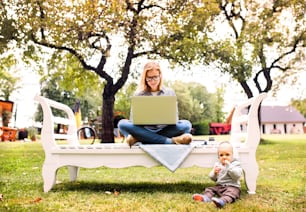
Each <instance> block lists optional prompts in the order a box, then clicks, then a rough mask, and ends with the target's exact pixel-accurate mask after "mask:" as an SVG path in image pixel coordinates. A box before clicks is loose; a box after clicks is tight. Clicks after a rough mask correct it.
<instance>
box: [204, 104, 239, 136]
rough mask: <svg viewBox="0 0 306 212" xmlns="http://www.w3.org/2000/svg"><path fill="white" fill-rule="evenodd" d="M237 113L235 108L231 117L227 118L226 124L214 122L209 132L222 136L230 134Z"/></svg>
mask: <svg viewBox="0 0 306 212" xmlns="http://www.w3.org/2000/svg"><path fill="white" fill-rule="evenodd" d="M234 112H235V108H233V109H232V110H231V112H230V114H229V116H228V117H227V118H226V121H225V122H224V123H218V122H212V123H209V132H210V134H212V135H221V134H229V133H230V132H231V127H232V125H231V123H232V118H233V115H234Z"/></svg>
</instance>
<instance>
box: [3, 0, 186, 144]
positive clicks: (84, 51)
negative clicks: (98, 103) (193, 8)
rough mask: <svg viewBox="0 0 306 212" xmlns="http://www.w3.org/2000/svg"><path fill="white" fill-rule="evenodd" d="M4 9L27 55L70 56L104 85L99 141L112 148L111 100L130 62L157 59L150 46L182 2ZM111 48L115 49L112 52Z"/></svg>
mask: <svg viewBox="0 0 306 212" xmlns="http://www.w3.org/2000/svg"><path fill="white" fill-rule="evenodd" d="M5 4H6V5H7V7H9V8H10V9H11V10H12V11H15V15H14V17H16V18H17V24H18V25H17V26H18V27H17V28H18V29H19V30H20V33H19V36H20V37H22V39H23V41H24V44H26V45H27V49H26V51H25V53H26V55H28V56H32V57H33V53H34V55H35V56H40V55H39V53H38V51H39V50H43V49H44V48H41V47H46V48H47V49H49V51H50V50H51V52H52V53H53V56H54V57H56V56H63V55H66V54H68V55H72V56H73V57H75V58H77V59H78V61H79V63H80V64H81V65H82V66H83V68H84V70H86V71H87V72H94V73H95V74H96V76H97V78H100V79H101V80H103V83H104V89H103V93H102V96H103V105H102V128H103V132H102V141H103V142H114V134H113V117H114V111H113V110H114V102H115V94H116V93H117V92H118V91H119V90H120V89H121V88H122V87H123V85H124V84H125V82H126V81H127V79H128V77H129V75H130V73H131V69H130V67H131V64H132V61H133V59H135V58H138V57H141V56H144V55H148V54H152V53H154V54H156V55H160V54H161V53H160V51H157V50H156V49H155V48H154V44H153V43H154V41H155V39H157V38H158V37H159V36H160V35H161V32H162V31H163V30H164V27H163V26H162V21H161V19H162V18H163V17H164V16H167V17H170V16H171V15H172V14H171V13H172V12H175V10H173V8H175V6H176V5H180V4H184V2H181V1H169V2H165V1H147V0H138V1H130V0H126V1H117V0H111V1H108V0H103V1H96V0H94V1H92V0H88V1H68V2H67V1H62V0H52V1H25V0H20V1H18V2H17V3H16V2H14V1H13V2H11V1H5ZM167 4H171V8H170V7H168V6H169V5H167ZM172 4H173V5H172ZM16 8H17V9H16ZM170 10H171V13H170V12H169V11H170ZM178 12H180V10H178ZM29 41H31V42H29ZM31 44H35V45H31ZM114 46H116V47H119V50H118V51H117V52H116V51H113V50H114V48H113V47H114ZM120 48H121V49H120ZM44 50H45V49H44ZM55 54H56V55H55ZM33 58H34V57H33Z"/></svg>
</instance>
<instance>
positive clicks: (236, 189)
mask: <svg viewBox="0 0 306 212" xmlns="http://www.w3.org/2000/svg"><path fill="white" fill-rule="evenodd" d="M218 158H219V161H218V162H217V163H216V164H215V165H214V168H213V169H212V170H211V172H210V173H209V177H210V179H211V180H213V181H215V182H216V185H215V186H212V187H207V188H206V189H205V190H204V192H203V194H194V195H193V196H192V198H193V199H194V200H195V201H202V202H211V201H212V202H213V203H215V205H216V206H217V207H218V208H223V207H224V206H225V204H226V203H232V202H234V201H235V200H237V199H239V197H240V192H241V191H240V177H241V175H242V168H241V166H240V162H239V161H237V160H236V159H235V158H234V157H233V146H232V145H231V144H230V143H229V142H221V143H220V144H219V146H218Z"/></svg>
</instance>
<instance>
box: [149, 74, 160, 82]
mask: <svg viewBox="0 0 306 212" xmlns="http://www.w3.org/2000/svg"><path fill="white" fill-rule="evenodd" d="M159 79H160V76H159V75H157V76H152V77H146V81H147V82H151V81H152V80H154V81H157V80H159Z"/></svg>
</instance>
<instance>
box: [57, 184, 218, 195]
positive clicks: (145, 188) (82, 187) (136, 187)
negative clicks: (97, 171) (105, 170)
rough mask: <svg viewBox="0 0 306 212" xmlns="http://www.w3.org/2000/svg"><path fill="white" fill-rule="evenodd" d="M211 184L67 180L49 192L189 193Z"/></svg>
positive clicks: (200, 190)
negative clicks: (71, 181)
mask: <svg viewBox="0 0 306 212" xmlns="http://www.w3.org/2000/svg"><path fill="white" fill-rule="evenodd" d="M208 186H212V184H202V183H192V182H178V183H158V182H152V183H150V182H138V183H100V182H83V181H78V182H73V183H70V182H67V183H61V184H57V185H56V186H55V187H54V188H53V189H52V190H51V192H62V191H85V192H87V191H90V192H93V191H95V192H105V191H119V192H132V193H134V192H135V193H137V192H142V193H154V192H165V193H167V192H169V193H173V192H176V193H186V192H187V193H191V192H202V190H204V188H205V187H208Z"/></svg>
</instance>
